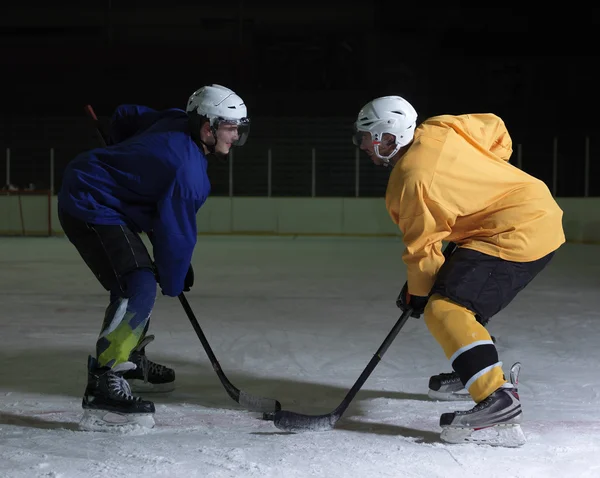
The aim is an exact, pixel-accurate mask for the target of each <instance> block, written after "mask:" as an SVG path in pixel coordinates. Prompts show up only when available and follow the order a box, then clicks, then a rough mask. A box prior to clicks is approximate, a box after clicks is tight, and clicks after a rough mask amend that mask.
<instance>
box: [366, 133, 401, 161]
mask: <svg viewBox="0 0 600 478" xmlns="http://www.w3.org/2000/svg"><path fill="white" fill-rule="evenodd" d="M394 140H395V138H394V135H393V134H389V133H384V134H383V138H382V141H381V142H380V143H379V154H380V155H381V156H389V155H390V154H391V153H392V152H393V151H394V148H395V147H396V145H395V141H394ZM359 148H360V149H362V150H363V151H364V152H365V153H367V155H368V156H369V158H371V161H373V163H375V164H377V165H378V166H381V165H383V164H384V162H383V160H382V159H381V158H379V157H377V155H376V154H375V145H374V144H373V138H372V137H371V133H369V132H366V131H365V132H363V134H362V141H361V143H360V145H359Z"/></svg>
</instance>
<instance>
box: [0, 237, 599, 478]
mask: <svg viewBox="0 0 600 478" xmlns="http://www.w3.org/2000/svg"><path fill="white" fill-rule="evenodd" d="M401 252H402V244H401V241H400V240H399V239H394V238H389V239H347V238H346V239H341V238H327V239H326V238H269V237H245V238H242V237H201V238H200V239H199V242H198V246H197V249H196V252H195V256H194V266H195V271H196V285H195V286H194V288H193V289H192V291H191V292H190V293H189V294H188V299H189V301H190V303H191V305H192V308H193V309H194V311H195V314H196V316H197V318H198V320H199V322H200V325H201V327H202V328H203V330H204V332H205V334H206V336H207V338H208V340H209V342H210V344H211V346H212V348H213V351H214V353H215V354H216V356H217V358H218V360H219V362H220V364H221V366H222V368H223V370H224V372H225V374H226V375H227V377H228V378H229V379H230V380H231V382H233V384H234V385H236V386H237V387H238V388H240V389H242V390H243V391H246V392H248V393H251V394H255V395H259V396H264V397H272V398H276V399H278V400H279V401H280V402H281V403H282V405H283V408H284V409H286V410H292V411H296V412H301V413H308V414H318V413H327V412H329V411H331V410H333V409H334V408H335V407H337V405H338V404H339V403H340V401H341V400H342V399H343V397H344V396H345V395H346V393H347V391H348V389H349V388H350V387H351V386H352V385H353V384H354V383H355V381H356V380H357V378H358V376H359V375H360V373H361V372H362V370H363V369H364V368H365V366H366V365H367V363H368V362H369V360H370V359H371V357H372V356H373V354H374V353H375V351H376V350H377V349H378V347H379V346H380V345H381V343H382V342H383V340H384V338H385V337H386V335H387V333H388V332H389V331H390V329H391V328H392V326H393V325H394V323H395V322H396V320H397V318H398V315H399V310H398V309H397V308H396V306H395V299H396V296H397V294H398V291H399V289H400V288H401V287H402V285H403V283H404V281H405V277H406V276H405V272H404V266H403V265H402V263H401V257H400V256H401ZM598 257H600V246H590V245H587V246H586V245H575V244H568V245H565V246H563V248H561V250H560V251H559V253H558V254H557V256H556V257H555V259H554V261H553V262H552V263H551V265H550V266H549V267H548V268H547V269H546V270H545V271H543V272H542V274H541V275H540V276H539V277H538V278H537V279H536V280H535V281H534V282H533V283H532V284H531V285H530V286H529V287H528V288H527V289H525V290H524V291H523V292H522V293H521V295H520V296H518V298H517V299H516V300H515V301H514V302H513V303H512V304H511V305H510V306H509V307H508V308H507V309H506V310H505V311H504V312H502V313H501V314H499V315H498V316H496V317H495V318H494V319H492V322H490V325H489V330H490V332H491V333H492V334H494V335H495V336H496V337H497V339H498V344H497V345H498V350H499V353H500V357H501V360H502V361H503V363H504V369H505V371H507V370H508V368H509V367H510V366H511V365H512V363H513V362H515V361H520V362H521V363H522V365H523V369H522V373H521V377H520V394H521V398H522V402H523V406H524V423H523V431H524V433H525V435H526V437H527V439H528V442H527V444H526V445H524V446H523V447H521V448H518V449H508V448H498V447H490V446H481V445H474V444H469V445H447V444H443V443H441V442H440V440H439V432H440V428H439V427H438V420H439V416H440V414H441V413H443V412H446V411H450V410H453V409H467V408H470V407H471V406H472V405H473V404H472V403H468V402H467V403H448V402H446V403H444V402H436V401H432V400H429V399H428V398H427V395H426V392H427V382H428V378H429V376H430V375H432V374H436V373H439V372H442V371H446V372H447V371H450V367H449V364H448V362H447V361H446V359H445V357H444V355H443V353H442V351H441V349H440V348H439V346H438V345H437V344H436V343H435V341H434V340H433V338H432V337H431V336H430V335H429V333H428V331H427V329H426V327H425V325H424V323H423V321H422V320H414V319H410V321H409V322H407V324H406V326H405V327H404V329H402V330H401V331H400V333H399V335H398V337H397V338H396V340H395V341H394V343H393V344H392V345H391V347H390V348H389V349H388V351H387V353H386V354H385V355H384V356H383V359H382V361H381V362H380V363H379V365H378V366H377V368H375V370H374V372H373V373H372V375H371V376H370V378H369V379H368V380H367V382H366V383H365V385H364V387H363V389H362V391H361V392H359V394H358V395H357V396H356V398H355V399H354V401H353V402H352V404H351V406H350V407H349V409H348V410H347V411H346V413H345V414H344V416H343V417H342V419H341V420H340V421H339V422H338V423H337V426H336V427H335V428H334V429H333V430H330V431H324V432H307V433H297V434H294V433H286V432H283V431H281V430H279V429H277V428H275V427H274V425H273V423H272V422H265V421H263V420H260V415H259V414H257V413H251V412H247V411H244V410H243V409H242V408H241V407H240V406H239V405H237V403H235V402H234V401H233V400H231V399H230V398H229V396H228V395H227V394H226V393H225V391H224V389H223V387H222V385H221V383H220V382H219V380H218V378H217V376H216V374H215V372H214V371H213V369H212V367H211V365H210V362H209V361H208V359H207V356H206V353H205V352H204V350H203V349H202V347H201V344H200V342H199V340H198V338H197V337H196V335H195V333H194V331H193V329H192V327H191V325H190V323H189V322H188V320H187V318H186V316H185V314H184V312H183V310H182V308H181V306H180V304H179V302H178V300H177V299H174V298H169V297H165V296H161V295H160V293H159V297H158V299H157V303H156V309H155V313H154V316H153V322H152V327H151V331H152V332H153V333H154V334H155V335H156V337H157V339H156V341H155V342H154V343H152V344H151V345H150V346H149V348H148V354H149V356H150V358H152V359H155V360H156V361H159V362H162V363H164V364H166V365H170V366H172V367H174V368H175V369H176V372H177V390H176V391H175V392H173V393H171V394H168V395H162V396H155V398H154V400H155V402H156V408H157V411H156V427H155V428H154V429H152V430H150V431H148V432H146V433H143V434H136V435H119V434H107V433H99V432H83V431H79V430H78V428H77V424H78V421H79V418H80V416H81V396H82V392H83V389H84V385H85V380H86V357H87V355H88V354H89V353H90V352H92V351H93V349H94V344H95V340H96V335H97V333H98V331H99V329H100V324H101V320H102V316H103V312H104V309H105V307H106V301H107V297H106V293H105V292H104V290H103V289H102V288H101V287H100V286H99V285H98V284H97V283H96V282H95V279H94V277H93V276H92V275H91V273H90V272H89V271H88V270H87V269H86V267H85V266H84V264H83V262H82V261H81V260H80V258H79V256H78V255H77V253H76V252H75V249H74V248H73V247H72V246H71V245H70V243H69V242H68V241H67V240H65V239H62V238H49V239H48V238H27V239H23V238H3V239H0V267H1V270H2V273H1V274H0V294H1V297H2V307H1V309H0V325H1V329H0V339H1V345H0V477H2V478H33V477H53V478H67V477H68V478H71V477H73V478H87V477H110V478H118V477H123V478H129V477H143V478H149V477H168V478H177V477H182V478H191V477H285V478H292V477H302V478H304V477H328V478H329V477H360V478H365V477H377V478H382V477H412V478H421V477H423V478H435V477H440V478H447V477H460V478H467V477H479V478H481V477H485V478H493V477H502V478H507V477H511V478H513V477H525V478H534V477H551V476H552V477H554V476H557V477H561V478H562V477H568V478H570V477H573V478H584V477H598V476H600V460H599V459H598V457H599V456H600V372H599V371H598V368H599V366H600V346H599V343H598V342H599V340H600V312H599V310H600V287H599V286H600V261H599V260H598Z"/></svg>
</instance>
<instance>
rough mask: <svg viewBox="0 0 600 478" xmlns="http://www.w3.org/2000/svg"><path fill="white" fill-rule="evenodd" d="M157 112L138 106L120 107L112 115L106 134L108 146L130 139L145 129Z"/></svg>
mask: <svg viewBox="0 0 600 478" xmlns="http://www.w3.org/2000/svg"><path fill="white" fill-rule="evenodd" d="M156 115H157V111H156V110H154V109H152V108H148V107H146V106H140V105H120V106H118V107H117V109H116V110H115V112H114V113H113V115H112V117H111V120H110V129H109V132H108V140H107V143H108V145H109V146H110V145H113V144H116V143H120V142H122V141H125V140H127V139H129V138H131V137H132V136H133V135H135V134H136V133H137V132H138V131H140V130H144V129H146V128H147V127H148V126H149V125H150V124H151V123H152V122H153V121H154V119H155V117H156Z"/></svg>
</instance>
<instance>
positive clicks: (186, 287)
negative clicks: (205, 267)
mask: <svg viewBox="0 0 600 478" xmlns="http://www.w3.org/2000/svg"><path fill="white" fill-rule="evenodd" d="M193 285H194V268H193V267H192V264H190V268H189V269H188V271H187V274H186V275H185V279H184V280H183V291H184V292H189V291H190V289H191V288H192V286H193Z"/></svg>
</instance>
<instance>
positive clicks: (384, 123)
mask: <svg viewBox="0 0 600 478" xmlns="http://www.w3.org/2000/svg"><path fill="white" fill-rule="evenodd" d="M416 125H417V112H416V111H415V109H414V108H413V107H412V105H411V104H410V103H409V102H408V101H406V100H405V99H404V98H401V97H400V96H382V97H380V98H375V99H374V100H373V101H369V102H368V103H367V104H366V105H365V106H363V107H362V109H361V110H360V111H359V113H358V117H357V119H356V123H354V130H355V135H354V144H355V145H356V146H360V144H361V142H362V134H363V133H364V132H368V133H371V138H372V140H373V146H374V151H375V154H376V155H377V157H378V158H380V159H382V160H383V162H384V164H385V165H387V164H388V163H389V160H390V158H391V157H392V156H394V155H395V154H396V153H397V152H398V150H399V149H400V148H401V147H402V146H406V145H407V144H409V143H410V142H411V141H412V140H413V138H414V135H415V128H416ZM384 133H389V134H392V135H394V137H395V143H396V147H395V148H394V150H393V151H392V153H391V154H389V155H387V156H381V155H380V154H379V145H380V144H381V140H382V138H383V134H384Z"/></svg>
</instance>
